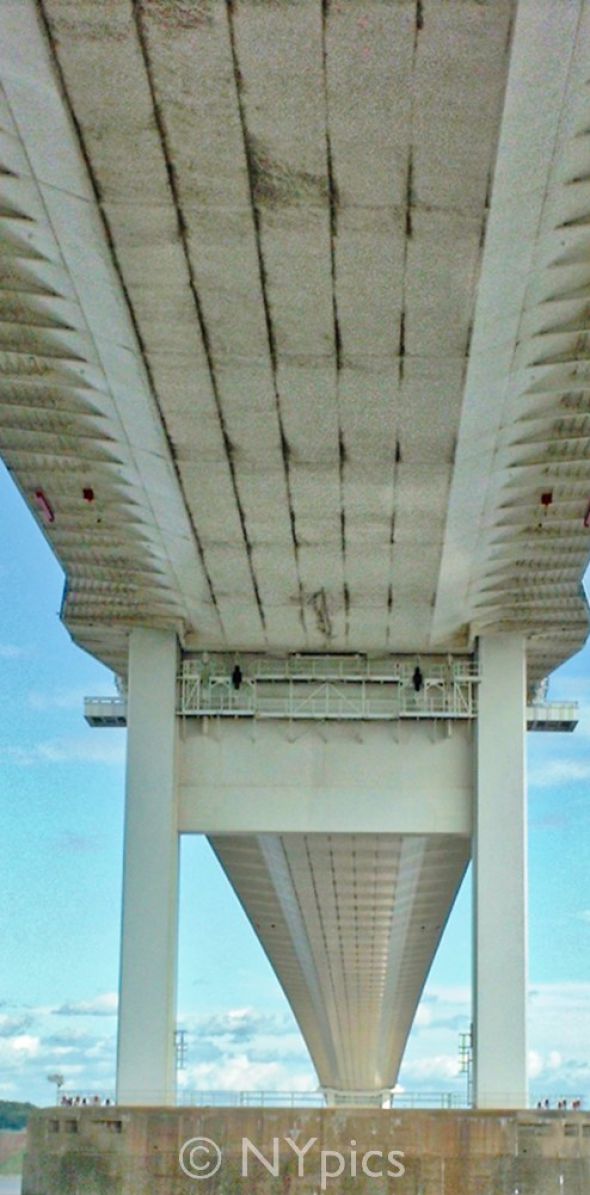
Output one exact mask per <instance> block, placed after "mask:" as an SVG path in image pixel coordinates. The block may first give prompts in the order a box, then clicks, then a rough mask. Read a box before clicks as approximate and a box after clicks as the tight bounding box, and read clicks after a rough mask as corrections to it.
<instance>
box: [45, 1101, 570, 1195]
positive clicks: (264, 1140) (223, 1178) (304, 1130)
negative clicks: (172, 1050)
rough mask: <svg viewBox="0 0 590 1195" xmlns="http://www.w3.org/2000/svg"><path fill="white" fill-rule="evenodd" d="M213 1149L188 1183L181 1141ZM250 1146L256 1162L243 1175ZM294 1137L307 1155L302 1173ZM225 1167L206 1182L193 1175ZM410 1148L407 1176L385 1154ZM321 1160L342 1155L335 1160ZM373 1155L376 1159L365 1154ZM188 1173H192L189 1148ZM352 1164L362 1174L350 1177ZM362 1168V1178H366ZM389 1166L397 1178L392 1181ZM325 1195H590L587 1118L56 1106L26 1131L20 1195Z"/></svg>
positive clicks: (196, 1157) (198, 1160)
mask: <svg viewBox="0 0 590 1195" xmlns="http://www.w3.org/2000/svg"><path fill="white" fill-rule="evenodd" d="M195 1138H207V1139H208V1140H209V1152H208V1154H207V1153H205V1152H200V1153H197V1154H193V1175H194V1177H189V1176H188V1175H186V1174H184V1173H183V1171H182V1168H181V1165H180V1161H179V1153H180V1151H181V1149H182V1146H183V1145H184V1143H185V1142H188V1141H192V1140H193V1139H195ZM244 1138H247V1139H248V1140H249V1141H250V1142H252V1144H253V1145H254V1146H256V1148H257V1150H258V1151H259V1152H260V1154H262V1155H263V1156H264V1157H265V1158H266V1159H267V1160H268V1164H269V1165H272V1163H273V1145H274V1142H275V1140H276V1141H278V1146H277V1148H278V1156H277V1161H278V1165H277V1166H276V1167H274V1166H273V1170H274V1173H270V1172H269V1170H268V1169H266V1168H265V1166H264V1165H263V1163H262V1162H261V1161H260V1160H259V1159H257V1158H256V1157H255V1156H254V1155H251V1156H250V1158H249V1168H248V1172H247V1173H245V1172H244V1167H243V1159H242V1148H243V1146H242V1142H243V1139H244ZM288 1138H290V1139H291V1140H292V1141H294V1142H295V1143H296V1144H297V1146H298V1148H299V1150H300V1151H301V1152H303V1151H304V1148H305V1146H306V1145H307V1143H308V1141H310V1139H316V1140H315V1141H314V1142H313V1144H312V1145H310V1147H309V1149H307V1150H306V1151H305V1157H304V1159H303V1162H302V1171H303V1172H302V1173H301V1174H298V1159H297V1156H296V1154H295V1152H294V1150H293V1148H292V1147H291V1146H290V1145H289V1143H288V1140H287V1139H288ZM212 1143H217V1145H218V1146H219V1148H220V1150H221V1155H222V1156H221V1163H220V1165H219V1169H218V1170H217V1173H216V1174H215V1175H214V1176H213V1177H210V1178H203V1177H202V1175H198V1174H197V1170H196V1167H197V1166H200V1165H202V1164H203V1163H206V1162H207V1160H208V1159H209V1160H211V1159H213V1160H215V1154H214V1153H213V1147H212ZM393 1150H401V1151H403V1155H404V1156H403V1159H402V1163H403V1166H404V1168H405V1173H404V1174H403V1175H399V1176H397V1177H396V1173H397V1170H398V1166H397V1165H396V1164H395V1162H394V1163H393V1164H392V1163H390V1162H389V1161H388V1157H387V1155H388V1153H389V1152H390V1151H393ZM325 1151H339V1152H340V1153H341V1155H342V1158H343V1169H342V1173H341V1175H340V1176H338V1177H329V1176H328V1174H324V1176H323V1181H322V1154H323V1161H324V1167H325V1170H326V1171H328V1172H330V1171H336V1169H338V1165H339V1163H338V1159H337V1157H336V1155H335V1154H327V1153H326V1152H325ZM367 1151H374V1152H372V1153H371V1154H370V1155H369V1154H367ZM184 1156H185V1164H186V1165H187V1168H188V1169H189V1170H190V1169H191V1156H190V1150H187V1151H185V1155H184ZM355 1157H356V1171H357V1173H356V1175H355V1173H354V1170H355V1164H354V1160H353V1159H354V1158H355ZM363 1161H364V1162H365V1167H366V1171H370V1172H372V1173H367V1172H365V1173H363ZM388 1169H389V1170H390V1171H391V1172H392V1173H391V1175H390V1176H388V1175H387V1171H388ZM322 1189H324V1190H327V1191H332V1192H338V1193H341V1192H346V1195H354V1193H356V1192H358V1193H359V1195H360V1193H364V1192H367V1193H368V1192H371V1195H376V1193H379V1192H395V1193H396V1195H397V1193H398V1192H399V1195H515V1192H518V1195H587V1192H588V1191H589V1190H590V1114H587V1113H568V1114H565V1115H564V1114H562V1113H536V1112H519V1113H508V1112H505V1113H503V1112H485V1113H484V1112H414V1111H399V1112H397V1111H381V1110H369V1109H346V1110H343V1109H280V1110H279V1109H256V1108H249V1109H246V1108H240V1109H235V1108H231V1109H228V1108H225V1109H222V1108H178V1109H171V1108H169V1109H140V1108H134V1109H127V1108H92V1109H90V1108H88V1109H59V1110H55V1109H52V1110H50V1111H46V1112H43V1113H40V1114H39V1115H37V1116H35V1117H34V1118H33V1119H32V1121H31V1122H30V1125H29V1150H28V1155H27V1158H26V1162H25V1172H24V1178H23V1195H154V1193H157V1195H189V1193H192V1195H194V1193H195V1191H201V1192H202V1193H203V1195H239V1193H240V1192H244V1195H246V1193H247V1195H252V1193H253V1192H255V1193H256V1195H271V1193H272V1195H274V1193H275V1192H277V1193H280V1195H286V1193H289V1195H303V1193H304V1192H309V1193H310V1195H311V1193H312V1192H313V1193H316V1192H320V1191H321V1190H322Z"/></svg>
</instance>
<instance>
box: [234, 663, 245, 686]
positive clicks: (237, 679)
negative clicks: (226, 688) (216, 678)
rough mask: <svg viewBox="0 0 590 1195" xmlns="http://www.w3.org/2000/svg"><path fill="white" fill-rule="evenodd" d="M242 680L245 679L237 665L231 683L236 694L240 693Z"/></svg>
mask: <svg viewBox="0 0 590 1195" xmlns="http://www.w3.org/2000/svg"><path fill="white" fill-rule="evenodd" d="M242 679H243V673H242V669H241V668H240V665H239V664H236V665H235V666H234V670H233V672H232V674H231V683H232V685H233V687H234V689H235V690H236V692H237V691H238V689H239V688H240V686H241V684H242Z"/></svg>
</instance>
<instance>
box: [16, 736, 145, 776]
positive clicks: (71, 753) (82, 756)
mask: <svg viewBox="0 0 590 1195" xmlns="http://www.w3.org/2000/svg"><path fill="white" fill-rule="evenodd" d="M0 757H2V758H4V759H5V760H7V761H12V762H13V763H16V764H20V765H22V766H23V767H31V766H33V765H35V764H40V763H41V764H43V763H51V764H54V763H57V764H61V763H97V764H109V765H116V766H119V765H121V764H123V763H124V762H125V736H124V735H120V734H118V733H117V732H116V731H115V732H113V734H112V737H111V734H110V733H109V731H108V730H106V731H105V730H99V731H95V732H94V734H92V735H90V734H89V735H88V737H84V738H61V739H52V740H47V741H45V742H40V743H36V744H34V746H32V747H13V746H11V747H2V748H1V749H0Z"/></svg>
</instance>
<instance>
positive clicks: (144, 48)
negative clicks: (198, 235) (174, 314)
mask: <svg viewBox="0 0 590 1195" xmlns="http://www.w3.org/2000/svg"><path fill="white" fill-rule="evenodd" d="M133 16H134V20H135V28H136V30H137V39H138V42H139V46H140V49H141V53H142V56H143V61H144V65H145V71H146V77H147V81H148V86H149V90H150V95H151V99H152V105H153V110H154V120H155V123H156V127H157V129H158V135H159V137H160V142H161V145H162V153H163V155H164V162H165V166H166V174H167V177H168V185H169V187H170V194H171V196H172V201H173V204H174V210H175V214H176V225H177V229H178V237H179V241H180V244H181V245H182V251H183V255H184V259H185V262H186V268H187V274H188V280H189V288H190V292H191V296H192V299H193V302H194V306H195V313H196V316H197V323H198V326H199V331H200V334H201V340H202V343H203V348H204V352H205V358H206V361H207V368H208V371H209V376H210V379H211V388H212V392H213V397H214V400H215V406H216V409H217V415H218V418H219V425H220V429H221V435H222V438H223V445H224V448H225V453H226V457H227V463H228V467H229V472H230V477H231V482H232V488H233V493H234V498H235V502H236V507H237V511H238V518H239V520H240V526H241V529H242V535H243V537H244V545H245V548H246V555H247V558H248V568H249V571H250V577H251V580H252V587H253V590H254V597H255V600H256V606H257V609H258V614H259V616H260V621H261V623H262V628H263V630H264V631H265V632H266V619H265V615H264V607H263V604H262V599H261V596H260V589H259V586H258V579H257V577H256V572H255V570H254V564H253V560H252V543H251V541H250V536H249V533H248V527H247V523H246V515H245V512H244V507H243V504H242V500H241V497H240V491H239V486H238V479H237V476H236V468H235V463H234V459H233V457H234V449H233V445H232V442H231V440H230V437H229V434H228V431H227V427H226V423H225V417H224V414H223V405H222V402H221V395H220V392H219V385H218V382H217V375H216V371H215V363H214V361H213V353H212V349H211V341H210V337H209V331H208V328H207V322H206V320H205V314H204V311H203V305H202V303H201V299H200V295H199V290H198V286H197V279H196V275H195V270H194V267H193V263H192V259H191V254H190V248H189V244H188V233H187V227H186V221H185V218H184V214H183V211H182V204H181V201H180V195H179V191H178V182H177V178H176V171H175V169H174V163H173V161H172V155H171V153H170V148H169V145H168V136H167V132H166V123H165V119H164V116H163V114H162V111H161V108H160V105H159V102H158V96H157V93H156V85H155V82H154V75H153V70H152V64H151V59H150V52H149V46H148V41H147V37H146V32H145V28H144V20H143V2H142V0H139V3H137V4H134V5H133Z"/></svg>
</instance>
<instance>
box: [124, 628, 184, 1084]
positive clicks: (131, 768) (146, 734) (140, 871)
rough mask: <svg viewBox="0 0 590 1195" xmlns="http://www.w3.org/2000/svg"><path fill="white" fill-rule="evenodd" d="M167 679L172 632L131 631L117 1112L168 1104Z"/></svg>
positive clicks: (172, 1004) (171, 902)
mask: <svg viewBox="0 0 590 1195" xmlns="http://www.w3.org/2000/svg"><path fill="white" fill-rule="evenodd" d="M176 671H177V643H176V636H175V635H174V633H172V632H167V631H152V630H147V629H144V628H138V629H137V630H134V631H133V632H132V634H131V639H130V646H129V695H128V703H127V726H128V733H127V797H126V820H125V860H124V874H123V922H122V937H121V976H120V998H119V1040H118V1056H117V1100H118V1102H119V1103H120V1104H169V1103H174V1100H175V1058H174V1028H175V1016H176V959H177V936H178V925H177V920H178V830H177V799H176V798H177V794H176V775H175V773H176V713H175V709H176Z"/></svg>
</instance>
